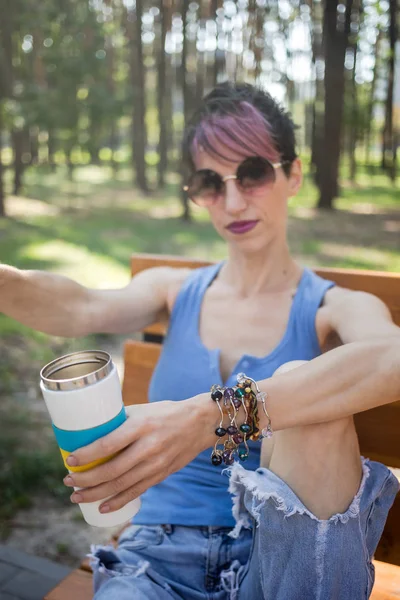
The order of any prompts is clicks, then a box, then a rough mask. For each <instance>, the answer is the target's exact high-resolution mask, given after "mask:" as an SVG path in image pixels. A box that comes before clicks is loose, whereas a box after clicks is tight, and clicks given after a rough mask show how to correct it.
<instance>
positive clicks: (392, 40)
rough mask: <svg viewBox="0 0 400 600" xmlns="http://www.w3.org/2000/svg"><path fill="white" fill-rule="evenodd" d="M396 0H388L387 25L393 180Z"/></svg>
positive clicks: (392, 175)
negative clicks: (388, 23) (388, 18)
mask: <svg viewBox="0 0 400 600" xmlns="http://www.w3.org/2000/svg"><path fill="white" fill-rule="evenodd" d="M396 5H397V2H396V0H390V26H389V37H390V72H389V85H388V87H389V88H390V93H389V91H388V97H390V104H389V103H388V104H389V105H388V115H389V128H390V138H389V139H390V150H391V163H390V169H389V175H390V179H391V180H392V181H393V182H394V181H395V180H396V162H397V136H396V132H395V130H394V124H393V96H394V73H395V59H396V42H397V39H398V35H399V32H398V26H397V11H396Z"/></svg>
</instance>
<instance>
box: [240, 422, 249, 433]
mask: <svg viewBox="0 0 400 600" xmlns="http://www.w3.org/2000/svg"><path fill="white" fill-rule="evenodd" d="M239 429H240V431H241V432H242V433H249V432H250V431H251V427H250V425H248V424H247V423H243V425H241V426H240V427H239Z"/></svg>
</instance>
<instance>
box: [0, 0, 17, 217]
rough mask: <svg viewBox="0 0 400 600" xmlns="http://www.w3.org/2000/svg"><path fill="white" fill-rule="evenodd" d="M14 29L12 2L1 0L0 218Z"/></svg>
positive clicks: (2, 200) (11, 84)
mask: <svg viewBox="0 0 400 600" xmlns="http://www.w3.org/2000/svg"><path fill="white" fill-rule="evenodd" d="M14 28H15V27H14V0H3V5H2V11H1V18H0V49H1V51H0V217H4V216H6V214H5V212H6V209H5V194H6V192H5V184H4V166H3V163H2V157H1V149H2V145H1V136H2V133H3V129H4V122H3V116H4V115H3V100H4V99H6V98H12V95H13V85H14V83H13V82H14V72H13V62H12V59H13V46H12V35H13V32H14Z"/></svg>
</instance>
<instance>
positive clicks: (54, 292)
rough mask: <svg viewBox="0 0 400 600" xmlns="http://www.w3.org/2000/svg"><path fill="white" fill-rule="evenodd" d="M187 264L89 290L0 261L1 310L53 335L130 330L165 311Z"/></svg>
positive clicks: (139, 328)
mask: <svg viewBox="0 0 400 600" xmlns="http://www.w3.org/2000/svg"><path fill="white" fill-rule="evenodd" d="M188 272H189V270H188V269H174V268H170V267H155V268H152V269H146V270H145V271H142V272H140V273H138V274H137V275H136V276H135V277H134V278H133V279H132V280H131V281H130V282H129V284H128V285H127V286H126V287H124V288H121V289H110V290H101V289H90V288H87V287H84V286H82V285H80V284H79V283H77V282H75V281H73V280H72V279H69V278H67V277H64V276H61V275H56V274H53V273H47V272H44V271H23V270H19V269H16V268H14V267H11V266H8V265H0V312H2V313H4V314H6V315H7V316H9V317H12V318H13V319H16V320H17V321H19V322H20V323H23V324H24V325H27V326H28V327H31V328H32V329H36V330H38V331H43V332H45V333H49V334H51V335H58V336H64V337H80V336H83V335H88V334H90V333H132V332H134V331H140V330H141V329H143V328H144V327H146V326H147V325H150V324H151V323H154V322H156V321H157V320H159V319H162V318H163V317H166V316H167V308H168V303H169V296H170V294H171V289H176V288H177V287H179V285H180V282H182V281H183V280H184V279H185V277H186V276H187V274H188Z"/></svg>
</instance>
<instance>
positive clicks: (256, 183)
mask: <svg viewBox="0 0 400 600" xmlns="http://www.w3.org/2000/svg"><path fill="white" fill-rule="evenodd" d="M288 162H290V161H283V162H279V163H272V162H271V161H269V160H267V159H266V158H262V157H261V156H251V157H250V158H246V159H245V160H244V161H243V162H241V163H240V165H239V166H238V168H237V170H236V174H235V175H225V177H222V175H220V174H219V173H217V172H216V171H213V170H212V169H200V170H199V171H196V172H195V173H193V174H192V175H191V177H190V178H189V181H188V184H187V185H185V186H184V188H183V189H184V190H185V191H186V192H187V194H188V196H189V198H190V199H191V200H192V201H193V202H194V203H195V204H197V205H198V206H202V207H207V206H211V205H213V204H215V203H216V202H217V201H218V199H219V198H220V197H221V196H223V195H224V194H225V187H226V186H225V182H226V181H228V179H236V182H237V186H238V188H239V189H240V191H241V192H243V193H245V194H251V193H254V192H256V191H257V190H258V188H260V187H263V186H265V185H268V184H272V183H274V182H275V180H276V169H279V167H281V166H282V165H284V164H286V163H288Z"/></svg>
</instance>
